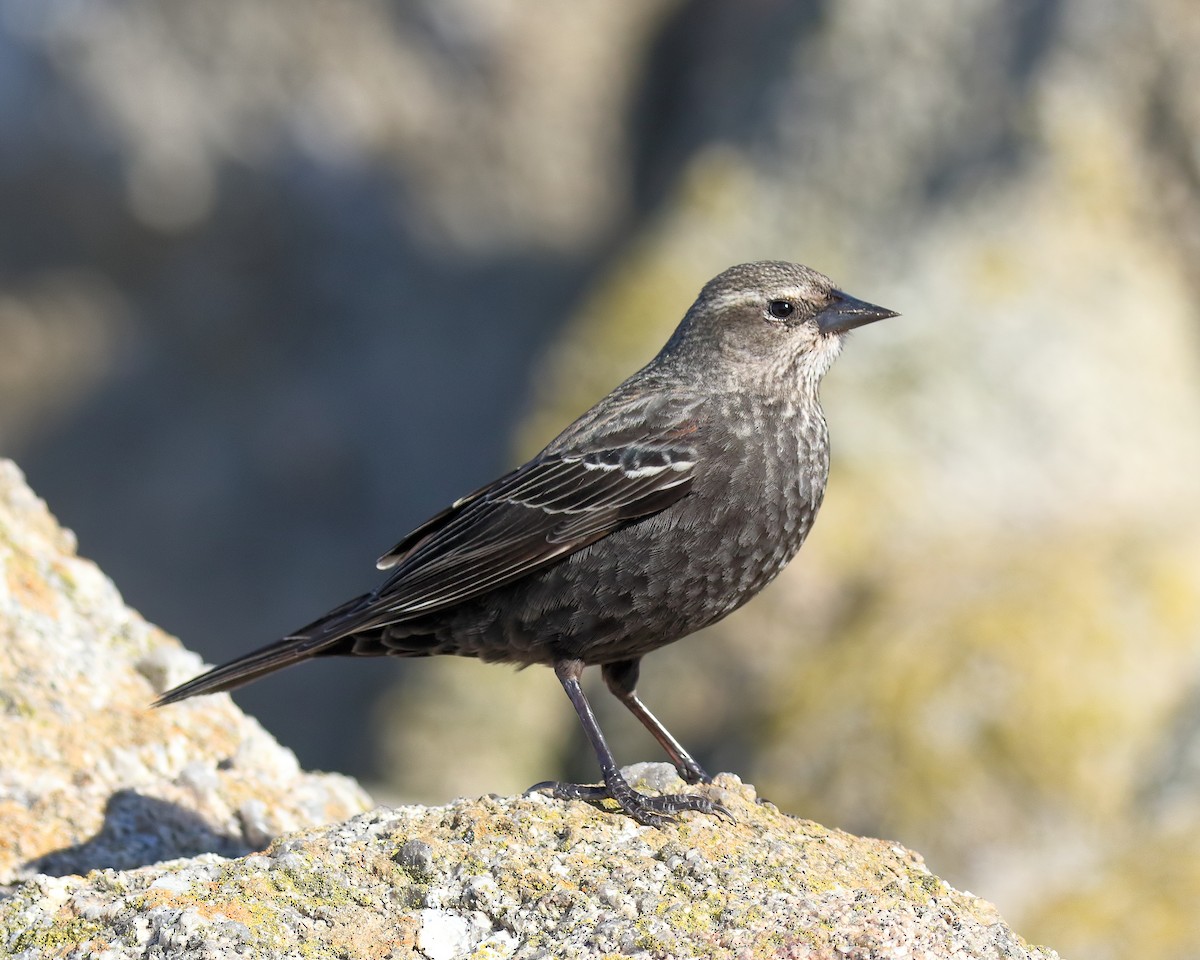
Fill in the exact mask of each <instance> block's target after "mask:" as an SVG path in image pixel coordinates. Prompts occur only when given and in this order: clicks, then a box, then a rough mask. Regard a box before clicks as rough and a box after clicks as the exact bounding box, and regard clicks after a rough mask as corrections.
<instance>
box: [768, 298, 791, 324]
mask: <svg viewBox="0 0 1200 960" xmlns="http://www.w3.org/2000/svg"><path fill="white" fill-rule="evenodd" d="M767 310H768V312H769V313H770V314H771V316H773V317H774V318H775V319H776V320H786V319H787V318H788V317H790V316H791V315H792V314H793V313H795V312H796V306H795V304H793V303H792V301H791V300H772V301H771V302H770V303H768V304H767Z"/></svg>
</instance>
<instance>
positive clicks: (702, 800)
mask: <svg viewBox="0 0 1200 960" xmlns="http://www.w3.org/2000/svg"><path fill="white" fill-rule="evenodd" d="M554 673H555V674H556V675H557V676H558V679H559V682H560V683H562V685H563V689H564V690H565V691H566V692H567V696H568V697H570V698H571V703H572V704H573V705H574V707H575V712H576V713H578V714H579V721H580V723H582V724H583V731H584V733H586V734H587V738H588V740H589V741H591V744H592V749H593V750H595V752H596V759H597V760H598V761H599V762H600V773H601V775H602V776H603V777H604V786H603V787H592V786H584V785H581V784H576V783H546V784H538V785H537V786H536V787H533V788H531V789H534V790H540V789H546V788H549V789H550V790H551V791H552V793H553V795H554V796H555V797H556V798H558V799H560V800H588V801H595V800H605V799H612V800H615V801H616V802H617V804H618V805H619V806H620V808H621V809H622V810H624V811H625V812H626V813H627V814H629V816H631V817H633V819H634V820H636V821H637V822H638V823H644V824H646V825H647V826H650V827H663V826H666V825H667V824H668V823H670V822H671V821H672V820H674V819H675V815H676V814H679V813H683V812H685V811H687V810H696V811H698V812H699V813H708V814H713V815H715V816H718V817H725V818H728V819H729V820H732V819H733V815H732V814H731V813H730V812H729V811H728V810H726V809H725V808H724V807H723V806H721V805H720V804H719V803H715V802H714V801H712V800H709V799H708V798H707V797H697V796H692V795H690V794H669V795H666V796H661V797H652V796H647V795H646V794H644V793H639V792H638V791H637V790H634V789H633V787H631V786H630V785H629V782H628V781H627V780H626V779H625V778H624V777H623V776H621V771H620V770H618V769H617V764H616V761H615V760H614V759H613V755H612V751H611V750H610V749H609V748H608V743H607V741H605V739H604V734H603V733H602V732H601V730H600V724H599V723H597V722H596V715H595V714H594V713H593V712H592V706H591V704H589V703H588V701H587V697H585V696H584V694H583V688H582V687H581V686H580V685H579V677H580V675H581V674H582V673H583V661H582V660H558V661H556V662H555V664H554Z"/></svg>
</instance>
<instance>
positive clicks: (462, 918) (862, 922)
mask: <svg viewBox="0 0 1200 960" xmlns="http://www.w3.org/2000/svg"><path fill="white" fill-rule="evenodd" d="M637 772H638V771H634V770H632V769H630V770H628V771H627V775H631V776H635V777H636V775H637ZM641 772H642V773H643V774H644V777H643V780H642V786H643V787H644V786H645V785H646V783H647V782H660V783H664V784H670V786H671V787H672V788H673V789H680V788H682V787H683V783H682V782H681V781H679V780H678V778H674V777H673V776H672V774H673V771H672V770H671V768H670V767H666V766H665V765H657V768H653V769H648V768H643V769H642V771H641ZM706 789H712V790H714V791H715V792H716V793H717V794H718V795H719V796H720V799H721V802H722V803H725V804H727V805H728V806H729V807H730V808H731V809H732V810H733V812H734V813H735V815H736V816H737V818H738V822H737V823H736V824H735V825H732V826H731V825H728V824H722V823H720V822H718V821H715V820H713V819H711V818H708V817H702V816H693V815H689V816H688V818H687V819H685V820H684V821H682V822H681V823H679V824H678V825H676V826H674V827H671V828H669V829H666V830H655V829H652V828H647V827H639V826H638V825H637V824H635V823H633V822H632V821H630V820H628V819H627V818H624V817H622V816H619V815H617V814H614V813H612V812H610V811H603V810H598V809H595V808H593V807H591V806H589V805H587V804H583V803H560V802H557V801H553V800H549V799H547V798H545V797H542V796H540V795H532V796H522V797H512V798H499V799H497V798H490V797H487V798H482V799H479V800H458V801H456V802H454V803H452V804H450V805H448V806H443V807H420V806H410V807H398V808H396V809H392V810H385V809H382V808H381V809H378V810H374V811H371V812H370V813H366V814H362V815H359V816H357V817H354V818H353V819H351V820H348V821H345V822H344V823H339V824H334V825H332V826H327V827H320V828H313V829H309V830H305V831H301V832H299V833H295V834H291V835H289V836H287V837H284V838H281V839H280V840H278V841H276V842H275V843H274V844H273V845H272V846H271V847H269V848H268V849H267V850H266V851H264V852H263V853H262V854H260V855H257V856H253V857H247V858H243V859H240V860H225V859H222V858H220V857H216V856H212V855H204V856H200V857H196V858H194V859H191V860H176V861H173V862H169V863H163V864H157V865H154V866H147V867H142V868H140V869H136V870H127V871H117V870H102V871H98V872H95V873H93V874H91V875H90V876H88V877H86V878H81V877H62V878H54V877H36V878H34V879H32V880H30V881H29V882H27V883H25V884H24V885H22V886H21V887H19V888H18V889H17V890H16V891H15V892H14V893H13V894H12V895H11V896H10V897H9V898H8V899H7V901H4V902H2V903H0V946H2V947H4V948H6V949H8V950H9V951H11V952H12V953H13V954H15V955H17V956H23V957H28V958H31V960H32V958H35V957H43V956H50V955H54V956H58V957H66V958H76V957H80V958H82V957H85V956H89V955H92V954H93V953H94V952H97V951H99V950H100V949H103V950H104V956H105V957H107V958H111V960H120V958H134V957H139V958H140V957H150V956H161V955H162V953H163V952H164V951H166V952H168V953H170V954H171V955H172V956H184V957H218V956H242V957H280V956H293V955H295V956H306V955H308V953H309V952H315V955H317V956H349V957H402V956H418V957H425V958H427V960H462V958H467V957H497V958H500V957H504V958H507V957H531V958H532V957H543V956H546V957H549V956H553V957H599V956H605V955H612V954H614V953H623V954H632V955H637V956H647V957H695V956H710V957H760V956H761V957H779V956H785V957H795V958H814V960H815V958H832V957H863V958H866V957H877V958H885V957H895V958H900V957H928V958H939V957H946V958H950V957H953V958H959V960H961V958H968V957H996V958H1001V957H1004V958H1013V960H1016V958H1042V960H1050V958H1055V957H1057V954H1056V953H1054V952H1053V951H1051V950H1046V949H1042V948H1037V947H1029V946H1027V945H1026V944H1025V943H1024V942H1023V941H1022V940H1021V938H1020V937H1018V936H1017V935H1016V934H1015V933H1014V932H1013V931H1012V930H1011V929H1010V928H1009V927H1008V926H1007V925H1006V924H1005V923H1004V922H1003V920H1001V918H1000V917H999V915H998V914H997V913H996V911H995V908H994V907H992V906H991V905H990V904H988V903H986V902H985V901H983V900H979V899H977V898H976V897H974V896H972V895H971V894H968V893H962V892H959V891H957V890H954V889H953V888H951V887H950V886H948V885H947V884H946V883H944V882H943V881H941V880H939V879H938V878H937V877H935V876H934V875H933V874H931V873H930V872H929V871H928V870H927V869H926V868H925V866H924V864H923V862H922V861H921V858H920V857H919V856H917V855H916V854H914V853H912V852H910V851H908V850H905V849H904V848H902V847H900V846H897V845H896V844H893V843H889V842H887V841H884V840H869V839H863V838H859V837H854V836H851V835H849V834H846V833H842V832H840V831H837V830H829V829H826V828H825V827H822V826H820V825H818V824H815V823H811V822H809V821H805V820H799V819H796V818H793V817H789V816H786V815H785V814H782V813H780V812H779V811H778V810H776V809H775V808H773V807H772V806H770V805H769V804H761V803H758V802H756V798H755V794H754V791H753V790H752V789H751V788H749V787H747V786H746V785H744V784H742V783H741V782H740V781H739V780H738V779H737V778H736V777H734V776H731V775H729V774H722V775H721V776H719V777H718V778H717V780H716V782H715V783H714V784H713V785H712V787H711V788H706ZM413 857H419V858H421V859H423V860H425V859H427V862H428V864H429V867H428V871H427V872H423V873H421V874H420V875H419V876H418V875H416V874H415V873H414V871H412V870H411V869H408V868H406V866H405V865H404V863H405V861H406V860H410V859H412V858H413Z"/></svg>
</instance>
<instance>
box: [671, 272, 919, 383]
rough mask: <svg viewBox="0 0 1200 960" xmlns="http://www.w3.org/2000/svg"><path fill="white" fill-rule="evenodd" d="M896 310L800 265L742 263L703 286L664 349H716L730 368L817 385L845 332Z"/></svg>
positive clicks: (698, 352)
mask: <svg viewBox="0 0 1200 960" xmlns="http://www.w3.org/2000/svg"><path fill="white" fill-rule="evenodd" d="M896 315H897V314H896V312H895V311H894V310H888V309H887V308H885V307H879V306H875V305H874V304H871V303H867V302H865V301H863V300H858V299H856V298H854V297H852V296H850V295H849V294H846V293H843V292H842V291H841V290H838V289H837V288H836V287H835V286H834V285H833V281H832V280H830V279H829V278H828V277H827V276H825V275H824V274H821V273H817V271H816V270H812V269H810V268H809V267H805V266H802V265H800V264H798V263H785V262H782V261H778V260H762V261H758V262H756V263H743V264H739V265H738V266H735V267H730V268H729V269H728V270H726V271H725V272H724V273H721V274H718V275H717V276H716V277H714V278H713V279H712V280H710V281H709V282H708V283H707V284H706V285H705V286H704V289H703V290H701V291H700V296H699V297H697V298H696V302H695V303H694V304H692V306H691V309H689V310H688V312H687V315H686V316H685V317H684V319H683V322H682V323H681V324H680V325H679V328H678V329H677V330H676V331H675V334H674V335H673V336H672V337H671V340H670V342H669V343H668V344H667V347H666V350H665V351H664V353H670V354H672V355H674V356H675V357H678V358H683V357H702V356H705V355H708V356H711V355H712V352H713V351H714V349H715V350H716V351H717V352H718V353H719V354H720V356H721V357H722V358H723V365H724V366H726V367H728V368H730V369H736V368H739V367H743V366H748V367H750V368H751V369H753V370H754V371H755V372H756V373H758V374H760V375H763V376H765V377H768V378H775V377H790V376H799V377H800V378H801V379H802V380H804V381H807V382H810V383H811V384H812V385H813V386H814V387H815V385H816V383H817V382H819V381H820V379H821V377H823V376H824V375H825V372H826V371H827V370H828V369H829V366H830V365H831V364H832V363H833V361H834V359H836V357H837V355H838V353H839V352H840V351H841V346H842V338H843V336H844V335H845V334H846V333H847V332H848V331H850V330H853V329H854V328H855V327H861V326H863V325H864V324H868V323H872V322H874V321H876V320H882V319H884V318H885V317H894V316H896ZM735 375H736V374H735Z"/></svg>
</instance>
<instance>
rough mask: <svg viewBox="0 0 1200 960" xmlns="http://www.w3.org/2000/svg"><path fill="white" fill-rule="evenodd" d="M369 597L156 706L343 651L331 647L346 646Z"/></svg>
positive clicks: (203, 678)
mask: <svg viewBox="0 0 1200 960" xmlns="http://www.w3.org/2000/svg"><path fill="white" fill-rule="evenodd" d="M369 597H370V595H369V594H368V595H367V596H363V597H356V598H355V599H353V600H351V601H349V602H348V603H345V604H343V605H342V606H340V607H338V608H337V609H336V610H332V611H330V612H329V613H327V614H326V615H325V616H324V617H322V618H321V619H320V620H317V621H316V622H315V623H311V624H309V625H308V626H307V627H305V628H304V629H303V630H300V631H299V632H297V633H295V634H293V635H292V636H289V637H284V638H283V639H282V640H277V641H275V642H274V643H271V644H268V645H267V646H265V647H260V648H259V649H258V650H254V651H252V652H250V653H247V654H246V655H244V656H241V657H238V658H237V659H236V660H230V661H229V662H228V663H223V664H221V665H220V666H219V667H213V668H212V669H211V670H209V671H208V673H202V674H201V675H200V676H198V677H194V678H193V679H191V680H188V681H187V682H186V683H181V684H180V685H179V686H177V687H174V688H172V689H170V690H168V691H167V692H166V693H164V694H163V695H162V696H161V697H159V698H158V699H157V700H155V701H154V704H153V705H154V706H156V707H165V706H166V705H167V704H168V703H178V702H179V701H180V700H186V699H187V698H188V697H195V696H199V695H201V694H205V693H221V692H223V691H226V690H233V689H235V688H236V687H240V686H242V685H243V684H247V683H249V682H250V681H251V680H257V679H258V678H259V677H263V676H266V675H267V674H268V673H274V672H275V671H276V670H282V669H283V668H284V667H290V666H292V664H295V663H299V662H300V661H302V660H309V659H311V658H312V657H318V656H321V655H322V654H329V653H337V652H340V651H338V650H333V649H331V648H333V647H338V646H342V645H344V641H345V640H346V638H347V636H349V635H350V634H352V633H353V626H352V625H351V623H352V621H351V618H350V615H351V614H353V613H355V612H357V610H358V609H359V608H360V607H361V606H362V605H363V603H364V601H366V600H368V599H369Z"/></svg>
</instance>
